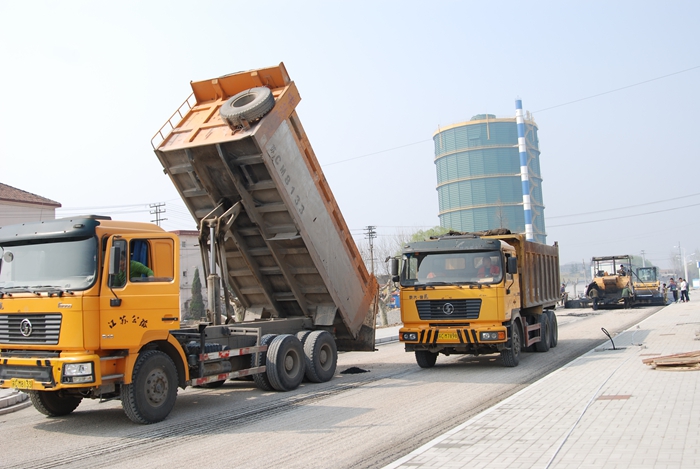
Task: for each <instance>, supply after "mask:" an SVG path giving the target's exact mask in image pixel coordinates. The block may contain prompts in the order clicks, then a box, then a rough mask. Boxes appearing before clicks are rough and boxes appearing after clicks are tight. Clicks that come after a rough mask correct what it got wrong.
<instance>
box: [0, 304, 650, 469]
mask: <svg viewBox="0 0 700 469" xmlns="http://www.w3.org/2000/svg"><path fill="white" fill-rule="evenodd" d="M659 309H660V308H658V307H647V308H635V309H630V310H599V311H592V310H590V309H561V310H558V311H557V313H558V319H559V344H558V346H557V347H556V348H554V349H551V350H550V351H549V352H547V353H526V354H524V355H523V358H522V360H521V363H520V366H518V367H516V368H504V367H502V366H501V364H500V361H499V358H498V357H497V356H482V357H466V356H451V357H444V356H440V357H439V358H438V362H437V365H436V366H435V367H434V368H432V369H427V370H424V369H420V368H419V367H418V366H417V365H416V363H415V360H414V357H413V355H412V354H408V353H405V352H404V351H403V347H402V346H401V344H399V343H393V344H388V345H383V346H381V347H380V348H379V351H378V352H375V353H345V354H341V356H340V358H339V362H338V370H339V372H342V371H343V370H346V369H348V368H350V367H356V368H359V369H361V370H368V372H367V373H358V374H346V375H343V374H339V375H337V376H336V377H335V378H334V379H333V380H331V381H330V382H328V383H322V384H311V383H304V384H303V385H302V386H301V387H300V388H299V389H297V390H295V391H293V392H289V393H267V392H262V391H259V390H257V389H255V388H254V387H253V384H252V383H251V382H248V381H236V382H227V383H226V384H225V385H224V386H222V387H221V388H218V389H213V390H208V389H194V388H192V389H187V390H185V391H181V392H180V395H179V397H178V400H177V404H176V406H175V409H174V411H173V412H172V413H171V414H170V416H169V417H168V418H167V419H166V420H165V421H163V422H160V423H157V424H154V425H148V426H141V425H135V424H133V423H131V421H129V420H128V419H127V418H126V416H125V415H124V413H123V412H122V410H121V405H120V403H119V402H106V403H102V404H100V403H98V402H96V401H83V403H82V404H81V405H80V407H78V409H77V410H76V411H75V412H74V413H73V414H71V415H70V416H68V417H64V418H54V419H48V418H45V417H44V416H43V415H41V414H39V413H38V412H37V411H36V410H34V409H33V408H31V407H29V408H25V409H23V410H19V411H17V412H14V413H10V414H5V415H2V416H0V447H2V448H3V467H32V468H49V467H51V468H54V467H70V468H99V467H116V468H120V467H123V468H132V467H141V468H161V467H162V468H165V467H167V468H171V467H172V466H173V464H174V463H178V464H183V463H184V464H187V462H188V461H189V462H191V461H193V460H202V461H205V464H206V465H208V466H214V467H219V466H223V465H235V466H240V467H247V468H269V467H281V466H284V467H287V468H305V469H308V468H315V467H337V468H362V467H368V468H369V467H382V466H384V465H386V464H388V463H390V462H392V461H394V460H396V459H398V458H400V457H401V456H403V455H405V454H406V453H408V452H410V451H411V450H413V449H415V448H417V447H419V446H421V445H422V444H424V443H426V442H427V441H430V440H431V439H433V438H434V437H436V436H438V435H440V434H442V433H444V432H445V431H447V430H449V429H451V428H453V427H454V426H456V425H458V424H460V423H462V422H464V421H466V420H468V419H469V418H470V417H472V416H474V415H476V414H477V413H478V412H480V411H482V410H484V409H486V408H488V407H489V406H491V405H493V404H495V403H496V402H498V401H500V400H502V399H505V398H506V397H508V396H509V395H511V394H513V393H515V392H517V391H518V390H520V389H522V388H523V387H524V386H527V385H528V384H530V383H532V382H534V381H535V380H537V379H539V378H541V377H542V376H544V375H546V374H547V373H549V372H551V371H553V370H555V369H557V368H559V367H561V366H563V365H564V364H566V363H568V362H569V361H571V360H572V359H574V358H575V357H577V356H579V355H581V354H583V353H585V352H586V351H588V350H590V349H592V348H594V347H596V346H598V345H600V344H602V343H604V342H605V341H606V340H607V339H606V338H605V336H604V335H603V334H602V332H601V330H600V328H601V327H604V328H605V329H607V330H608V331H609V332H611V333H613V334H615V333H617V332H620V331H622V330H624V329H626V328H628V327H630V326H632V325H634V324H636V323H638V322H639V321H641V320H642V319H644V318H645V317H648V316H649V315H651V314H653V313H654V312H656V311H658V310H659ZM495 424H496V423H495ZM22 442H31V443H32V447H38V448H41V451H38V452H37V451H27V450H26V445H24V444H22Z"/></svg>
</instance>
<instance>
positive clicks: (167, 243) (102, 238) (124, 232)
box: [0, 216, 188, 414]
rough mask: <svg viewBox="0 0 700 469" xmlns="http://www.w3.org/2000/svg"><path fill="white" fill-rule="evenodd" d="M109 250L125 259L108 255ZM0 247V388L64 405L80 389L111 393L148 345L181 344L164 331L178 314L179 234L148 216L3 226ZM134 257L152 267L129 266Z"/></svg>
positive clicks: (62, 408)
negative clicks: (142, 269)
mask: <svg viewBox="0 0 700 469" xmlns="http://www.w3.org/2000/svg"><path fill="white" fill-rule="evenodd" d="M115 252H121V253H123V255H124V257H125V258H128V259H129V261H130V262H122V263H121V266H120V265H119V264H120V263H119V261H118V260H117V262H114V261H115V260H113V259H111V258H110V255H112V254H114V253H115ZM0 254H1V261H0V262H1V263H0V387H4V388H17V389H22V390H25V391H29V392H30V396H31V397H32V401H33V402H34V404H35V406H37V407H41V408H44V409H47V410H48V411H49V412H52V413H56V414H64V413H69V412H70V411H72V410H73V409H75V407H77V406H78V404H79V403H80V400H81V399H82V398H83V397H99V398H103V399H109V398H110V397H114V396H117V395H118V391H119V389H118V386H117V384H121V385H127V386H128V385H130V384H131V377H132V372H133V367H134V364H135V358H136V357H137V355H138V352H139V350H140V349H141V348H142V347H143V346H144V345H145V344H153V343H162V345H163V346H162V348H163V350H167V351H168V353H170V354H181V353H182V352H181V351H180V352H178V349H179V347H177V346H176V344H177V341H175V340H174V338H173V337H172V336H171V335H170V332H169V331H170V330H171V329H176V328H177V327H178V326H179V319H180V314H179V281H178V278H177V275H176V273H177V272H178V259H179V246H178V243H177V238H176V236H175V235H173V234H170V233H166V232H165V231H163V230H162V229H161V228H159V227H158V226H156V225H151V224H148V223H133V222H117V221H113V220H110V219H109V218H107V217H95V216H93V217H80V218H64V219H57V220H50V221H45V222H40V223H29V224H23V225H13V226H7V227H2V228H0ZM135 263H138V264H140V265H142V266H145V267H147V268H148V269H149V270H150V271H151V272H152V275H151V276H144V275H143V274H138V275H137V274H136V273H134V272H132V265H131V264H133V265H134V266H135V265H136V264H135ZM110 264H111V265H112V266H113V267H115V266H116V268H117V270H116V271H115V274H114V275H110V274H109V268H110ZM119 267H123V269H122V270H119ZM119 277H121V278H123V280H122V281H119ZM169 342H170V343H171V344H170V346H168V345H166V344H168V343H169ZM183 358H184V356H183ZM179 361H182V360H179ZM178 371H179V375H180V376H181V377H182V378H183V380H186V379H187V378H188V376H187V370H185V369H182V368H181V369H180V370H178ZM183 382H184V381H183ZM40 410H41V409H40Z"/></svg>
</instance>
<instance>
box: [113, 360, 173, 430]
mask: <svg viewBox="0 0 700 469" xmlns="http://www.w3.org/2000/svg"><path fill="white" fill-rule="evenodd" d="M177 384H178V378H177V368H175V363H173V361H172V360H171V358H170V357H169V356H167V355H166V354H165V353H163V352H161V351H159V350H147V351H145V352H142V353H140V354H139V357H138V358H137V359H136V364H135V365H134V372H133V375H132V381H131V384H125V385H123V386H122V396H121V397H122V407H123V408H124V412H125V413H126V415H127V417H129V419H131V421H132V422H134V423H143V424H148V423H156V422H160V421H161V420H164V419H165V418H166V417H167V416H168V414H170V411H171V410H173V407H174V406H175V399H176V398H177Z"/></svg>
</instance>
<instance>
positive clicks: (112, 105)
mask: <svg viewBox="0 0 700 469" xmlns="http://www.w3.org/2000/svg"><path fill="white" fill-rule="evenodd" d="M698 18H700V2H697V1H668V2H658V1H656V2H649V1H624V2H610V1H605V2H522V1H520V2H515V1H513V2H506V1H501V2H492V1H480V2H473V1H469V2H467V1H462V2H457V1H453V2H447V1H445V2H439V1H434V2H416V1H407V0H403V1H386V2H381V1H371V2H366V1H352V2H331V1H326V2H321V1H318V2H310V1H308V2H305V1H293V2H290V1H276V2H267V1H256V2H250V1H248V2H238V1H228V2H224V1H200V2H192V1H188V2H182V1H160V2H155V1H140V2H132V1H120V2H77V1H70V2H68V1H64V2H58V1H53V2H38V1H26V0H23V1H19V0H18V1H8V0H0V66H1V67H2V68H1V70H2V73H0V88H1V89H2V90H3V91H2V98H1V102H2V112H0V162H1V164H0V182H3V183H5V184H8V185H10V186H13V187H17V188H19V189H22V190H25V191H29V192H32V193H35V194H39V195H41V196H44V197H48V198H50V199H53V200H56V201H58V202H60V203H61V204H62V205H63V208H62V209H60V210H58V211H57V216H70V215H77V214H85V213H99V214H107V215H111V216H112V217H113V218H116V219H125V220H139V221H149V220H151V219H152V218H153V215H151V214H150V210H151V209H150V208H149V204H154V203H159V202H164V203H165V204H166V205H165V210H166V213H165V214H164V215H163V216H164V217H166V218H167V221H165V222H164V223H163V227H164V228H165V229H168V230H176V229H195V228H196V227H195V224H194V222H193V220H192V218H191V217H190V216H189V213H188V211H187V209H186V208H185V206H184V204H183V203H182V202H181V201H180V198H179V196H178V194H177V192H176V190H175V188H174V187H173V186H172V184H171V182H170V180H169V179H168V177H167V176H165V175H164V174H163V171H162V167H161V165H160V163H159V162H158V160H157V158H156V156H155V155H154V153H153V151H152V148H151V144H150V140H151V137H152V136H153V135H154V134H155V133H156V131H157V130H158V129H159V128H160V126H161V125H162V124H163V123H164V122H165V121H166V120H167V118H168V117H169V116H170V115H171V114H172V113H173V111H175V109H176V108H177V107H178V106H179V105H180V104H181V103H182V102H183V101H184V100H185V98H187V96H188V95H189V94H190V92H191V89H190V87H189V82H190V81H191V80H202V79H208V78H214V77H216V76H220V75H224V74H227V73H232V72H236V71H241V70H249V69H254V68H260V67H266V66H270V65H275V64H277V63H279V62H284V64H285V66H286V67H287V70H288V72H289V74H290V76H291V78H292V79H293V80H294V81H295V82H296V84H297V87H298V88H299V91H300V93H301V96H302V101H301V103H300V104H299V106H298V108H297V111H298V114H299V117H300V119H301V121H302V123H303V125H304V128H305V130H306V132H307V134H308V136H309V139H310V141H311V144H312V145H313V148H314V150H315V152H316V155H317V157H318V159H319V161H320V163H321V165H322V167H323V170H324V172H325V174H326V177H327V179H328V181H329V183H330V186H331V188H332V190H333V192H334V194H335V196H336V199H337V200H338V203H339V205H340V207H341V209H342V211H343V214H344V216H345V219H346V221H347V223H348V226H349V227H350V229H351V230H352V232H353V234H355V235H356V239H358V240H359V241H361V240H362V239H363V236H362V232H363V228H364V227H365V226H367V225H375V226H377V233H378V234H379V236H380V239H382V238H385V239H388V238H389V237H392V236H395V233H397V232H402V233H411V232H414V231H415V230H417V229H420V228H428V227H432V226H435V225H438V224H439V219H438V201H437V191H436V188H435V186H436V173H435V165H434V162H433V158H434V153H433V144H432V135H433V133H434V132H435V131H436V130H437V129H438V126H446V125H450V124H455V123H459V122H463V121H467V120H469V119H470V118H471V117H472V116H473V115H475V114H481V113H487V112H488V113H491V114H496V115H497V116H498V117H513V116H514V115H515V99H516V98H520V99H522V100H523V107H524V108H525V109H526V110H529V111H531V112H533V114H534V118H535V120H536V122H537V124H538V126H539V138H540V150H541V152H542V153H541V157H540V163H541V168H542V177H543V185H542V187H543V197H544V204H545V212H544V213H545V220H546V228H547V241H548V243H549V244H552V243H553V242H554V241H558V242H559V245H560V252H561V257H562V262H570V261H577V262H581V261H583V260H584V259H585V260H587V261H588V260H590V258H591V256H603V255H613V254H634V255H640V253H641V251H644V252H645V255H646V257H647V259H650V260H652V261H653V262H654V263H656V264H657V265H662V266H670V264H671V260H670V259H671V256H672V255H673V254H674V253H678V249H677V247H676V248H674V246H678V245H679V243H680V245H681V246H682V247H683V248H684V249H685V250H686V253H687V254H688V255H690V254H691V253H692V252H694V251H695V250H696V249H697V248H698V247H700V239H699V237H698V229H699V228H700V218H699V217H698V214H699V213H700V183H699V181H700V158H698V156H700V155H699V150H698V147H699V145H698V142H697V141H696V140H695V139H696V138H697V136H698V131H697V127H698V117H697V114H698V109H700V86H699V85H700V50H699V47H698V46H699V45H700V40H699V39H698V25H697V22H698ZM632 85H636V86H632ZM583 98H590V99H583Z"/></svg>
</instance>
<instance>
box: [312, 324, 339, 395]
mask: <svg viewBox="0 0 700 469" xmlns="http://www.w3.org/2000/svg"><path fill="white" fill-rule="evenodd" d="M304 358H305V362H306V378H307V379H308V380H309V381H311V382H312V383H325V382H326V381H330V380H331V379H332V378H333V376H334V375H335V367H336V365H337V363H338V347H337V346H336V345H335V339H333V336H332V335H331V334H330V333H329V332H327V331H313V332H311V333H310V334H309V335H308V336H307V337H306V340H304Z"/></svg>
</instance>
